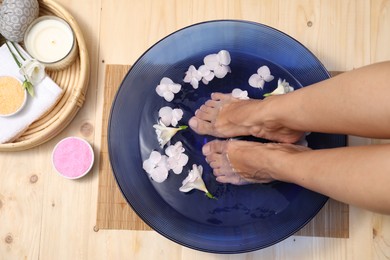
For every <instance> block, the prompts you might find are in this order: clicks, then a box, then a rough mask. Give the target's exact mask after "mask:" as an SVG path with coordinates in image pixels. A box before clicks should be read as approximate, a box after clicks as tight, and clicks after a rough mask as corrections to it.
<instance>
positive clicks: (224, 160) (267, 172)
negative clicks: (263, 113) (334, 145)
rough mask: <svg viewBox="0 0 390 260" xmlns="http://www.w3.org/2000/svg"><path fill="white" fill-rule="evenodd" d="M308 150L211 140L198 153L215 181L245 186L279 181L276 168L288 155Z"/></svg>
mask: <svg viewBox="0 0 390 260" xmlns="http://www.w3.org/2000/svg"><path fill="white" fill-rule="evenodd" d="M308 150H310V149H309V148H307V147H304V146H298V145H293V144H281V143H266V144H263V143H258V142H248V141H237V140H229V141H221V140H214V141H211V142H209V143H207V144H205V145H204V146H203V149H202V152H203V154H204V155H205V157H206V161H207V163H208V164H209V165H210V167H211V168H212V169H213V174H214V175H215V177H216V180H217V181H218V182H221V183H231V184H235V185H245V184H250V183H269V182H271V181H274V180H276V179H278V180H281V177H282V176H280V169H279V167H280V165H283V164H284V163H285V162H286V161H287V160H289V156H290V155H292V154H295V153H300V152H304V151H308Z"/></svg>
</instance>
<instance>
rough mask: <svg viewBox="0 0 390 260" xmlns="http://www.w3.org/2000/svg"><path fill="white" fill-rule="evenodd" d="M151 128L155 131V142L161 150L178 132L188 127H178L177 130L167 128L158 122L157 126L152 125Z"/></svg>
mask: <svg viewBox="0 0 390 260" xmlns="http://www.w3.org/2000/svg"><path fill="white" fill-rule="evenodd" d="M153 127H154V128H155V129H156V134H157V140H158V142H159V144H160V146H161V148H162V147H164V145H166V144H167V143H168V142H169V141H170V140H171V138H172V137H173V136H174V135H175V134H176V133H177V132H178V131H180V130H184V129H187V128H188V126H179V127H177V128H175V127H167V126H165V125H164V124H163V123H162V122H161V121H159V122H158V124H156V125H153Z"/></svg>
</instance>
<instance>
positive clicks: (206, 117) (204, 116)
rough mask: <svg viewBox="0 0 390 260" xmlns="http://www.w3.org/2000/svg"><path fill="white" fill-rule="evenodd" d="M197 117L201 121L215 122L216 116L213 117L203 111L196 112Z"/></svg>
mask: <svg viewBox="0 0 390 260" xmlns="http://www.w3.org/2000/svg"><path fill="white" fill-rule="evenodd" d="M195 116H196V117H197V118H198V119H201V120H203V121H208V122H211V120H213V119H214V118H215V116H213V115H212V114H210V113H208V112H207V111H204V110H201V109H198V110H196V112H195Z"/></svg>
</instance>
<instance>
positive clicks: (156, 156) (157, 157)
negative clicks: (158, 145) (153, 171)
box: [149, 151, 162, 164]
mask: <svg viewBox="0 0 390 260" xmlns="http://www.w3.org/2000/svg"><path fill="white" fill-rule="evenodd" d="M161 158H162V155H161V154H160V153H159V152H157V151H152V152H151V153H150V156H149V160H150V161H151V162H152V163H154V164H158V163H159V162H160V161H161Z"/></svg>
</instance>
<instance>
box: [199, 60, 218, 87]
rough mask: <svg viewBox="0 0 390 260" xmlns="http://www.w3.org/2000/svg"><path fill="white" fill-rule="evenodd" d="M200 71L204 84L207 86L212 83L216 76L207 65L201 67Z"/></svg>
mask: <svg viewBox="0 0 390 260" xmlns="http://www.w3.org/2000/svg"><path fill="white" fill-rule="evenodd" d="M198 71H199V72H200V74H201V75H202V82H203V84H205V85H207V84H209V82H210V81H212V80H213V78H214V76H215V74H214V72H212V71H211V70H210V69H209V68H207V66H206V65H202V66H200V67H199V69H198Z"/></svg>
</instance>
